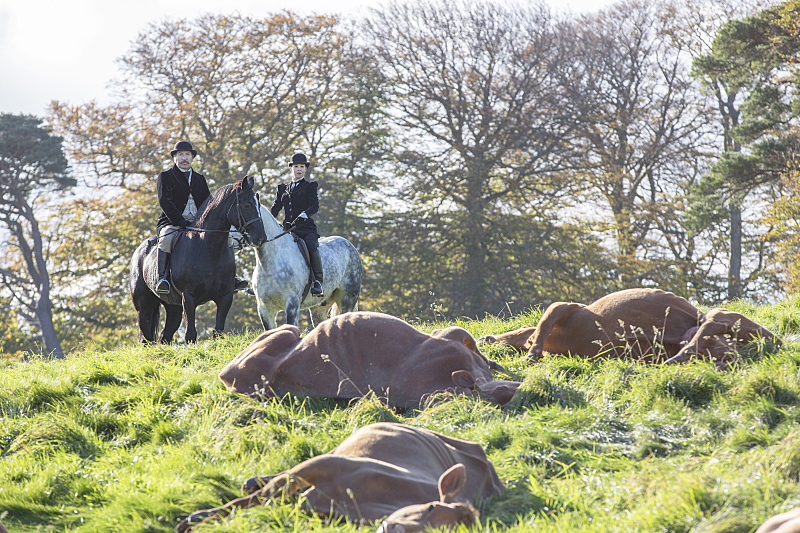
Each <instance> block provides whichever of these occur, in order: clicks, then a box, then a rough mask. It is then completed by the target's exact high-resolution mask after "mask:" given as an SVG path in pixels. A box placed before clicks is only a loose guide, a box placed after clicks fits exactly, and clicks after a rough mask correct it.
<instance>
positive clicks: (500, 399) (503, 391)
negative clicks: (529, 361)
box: [451, 370, 522, 405]
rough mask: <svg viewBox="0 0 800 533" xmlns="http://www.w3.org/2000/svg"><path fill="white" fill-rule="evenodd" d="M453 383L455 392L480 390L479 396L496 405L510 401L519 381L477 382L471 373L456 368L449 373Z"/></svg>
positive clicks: (519, 383)
mask: <svg viewBox="0 0 800 533" xmlns="http://www.w3.org/2000/svg"><path fill="white" fill-rule="evenodd" d="M451 376H452V378H453V383H455V384H456V394H469V392H470V391H475V390H478V391H480V394H481V397H482V398H484V399H487V400H494V401H495V402H497V404H498V405H505V404H507V403H508V402H510V401H511V398H513V397H514V394H516V392H517V389H518V388H519V386H520V385H522V382H521V381H500V380H493V381H482V382H477V381H475V378H473V377H472V374H470V373H469V372H467V371H466V370H456V371H455V372H453V373H452V374H451Z"/></svg>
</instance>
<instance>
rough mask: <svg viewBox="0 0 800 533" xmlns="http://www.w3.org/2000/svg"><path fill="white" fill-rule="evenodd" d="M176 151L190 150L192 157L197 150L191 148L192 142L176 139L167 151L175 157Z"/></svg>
mask: <svg viewBox="0 0 800 533" xmlns="http://www.w3.org/2000/svg"><path fill="white" fill-rule="evenodd" d="M178 152H192V157H197V152H196V151H195V149H194V148H192V143H190V142H189V141H178V142H177V143H175V148H173V149H172V151H171V152H170V153H169V155H170V156H171V157H175V154H177V153H178Z"/></svg>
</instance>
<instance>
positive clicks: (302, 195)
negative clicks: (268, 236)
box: [270, 179, 319, 236]
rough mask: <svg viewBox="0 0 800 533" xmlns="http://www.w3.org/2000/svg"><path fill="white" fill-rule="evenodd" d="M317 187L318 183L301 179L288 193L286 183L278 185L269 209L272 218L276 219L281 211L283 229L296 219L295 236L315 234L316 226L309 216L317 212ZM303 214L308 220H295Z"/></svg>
mask: <svg viewBox="0 0 800 533" xmlns="http://www.w3.org/2000/svg"><path fill="white" fill-rule="evenodd" d="M318 187H319V182H316V181H306V180H305V179H301V180H300V181H298V182H297V185H296V186H295V187H294V189H292V190H291V192H290V191H289V185H287V184H286V183H281V184H279V185H278V190H277V192H276V193H275V201H274V202H272V208H271V209H270V212H272V216H274V217H276V218H277V216H278V213H280V212H281V209H283V227H284V228H287V227H288V226H289V223H290V222H292V221H293V220H295V219H297V223H296V225H295V228H296V231H295V233H296V234H298V235H300V236H303V235H305V234H308V233H311V232H314V233H317V225H316V224H315V223H314V219H313V218H311V216H312V215H314V214H316V213H317V211H319V198H318V197H317V188H318ZM303 212H305V214H306V215H307V216H308V218H297V217H298V216H299V215H300V213H303Z"/></svg>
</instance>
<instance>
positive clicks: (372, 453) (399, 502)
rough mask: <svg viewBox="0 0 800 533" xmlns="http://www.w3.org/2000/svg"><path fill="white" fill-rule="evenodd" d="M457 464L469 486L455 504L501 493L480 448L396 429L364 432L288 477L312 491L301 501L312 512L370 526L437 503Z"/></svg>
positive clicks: (377, 428)
mask: <svg viewBox="0 0 800 533" xmlns="http://www.w3.org/2000/svg"><path fill="white" fill-rule="evenodd" d="M459 463H461V464H463V465H464V466H465V468H466V471H467V483H466V486H465V487H464V489H463V490H462V491H461V493H459V495H458V496H457V498H456V501H460V502H471V501H472V500H473V499H474V498H485V497H488V496H491V495H500V494H502V493H503V491H504V489H503V485H502V483H501V482H500V480H499V478H498V477H497V473H496V471H495V469H494V466H493V465H492V463H491V462H489V460H488V459H487V457H486V454H485V452H484V451H483V449H482V448H481V446H480V445H478V444H476V443H472V442H468V441H463V440H460V439H454V438H450V437H445V436H444V435H440V434H437V433H434V432H431V431H428V430H425V429H420V428H414V427H411V426H406V425H403V424H395V423H378V424H372V425H369V426H365V427H363V428H361V429H359V430H357V431H356V432H355V433H353V434H352V435H351V436H350V437H348V438H347V439H345V440H344V441H342V443H341V444H339V446H337V447H336V448H334V449H333V450H331V451H330V452H328V453H327V454H323V455H320V456H317V457H314V458H312V459H309V460H308V461H305V462H303V463H301V464H299V465H297V466H296V467H294V468H292V469H291V470H290V471H289V472H288V474H290V475H292V476H298V477H300V478H303V479H306V480H308V481H309V482H310V483H311V484H312V485H313V488H311V489H309V490H308V491H306V492H305V493H304V495H305V496H306V499H307V501H308V502H309V504H310V505H311V506H312V507H313V508H314V510H315V511H316V512H318V513H320V514H329V513H330V512H331V510H333V512H334V514H338V515H342V516H347V517H348V518H350V519H351V520H355V521H358V520H361V519H365V520H368V521H374V520H377V519H379V518H381V517H383V516H387V515H388V514H391V513H392V512H393V511H395V510H397V509H399V508H401V507H405V506H407V505H414V504H420V503H427V502H432V501H438V500H439V489H438V482H439V477H440V476H441V475H442V474H443V473H444V472H445V471H446V470H448V469H449V468H450V467H452V466H454V465H456V464H459ZM332 500H333V503H332Z"/></svg>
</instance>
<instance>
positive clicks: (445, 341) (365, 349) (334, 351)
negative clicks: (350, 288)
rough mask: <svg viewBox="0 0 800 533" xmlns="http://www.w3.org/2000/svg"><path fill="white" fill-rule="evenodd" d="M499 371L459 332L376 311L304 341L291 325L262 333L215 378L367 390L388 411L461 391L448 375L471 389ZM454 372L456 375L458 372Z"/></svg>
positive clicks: (291, 389) (329, 324) (308, 391)
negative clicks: (468, 381)
mask: <svg viewBox="0 0 800 533" xmlns="http://www.w3.org/2000/svg"><path fill="white" fill-rule="evenodd" d="M492 368H496V369H502V367H501V366H500V365H498V364H497V363H494V362H493V361H489V360H488V359H487V358H486V357H484V356H483V355H482V354H481V353H480V352H479V351H478V347H477V345H476V344H475V340H474V339H473V338H472V336H471V335H470V334H469V333H468V332H467V331H466V330H464V329H462V328H459V327H450V328H447V329H443V330H437V331H434V332H433V333H431V334H430V335H428V334H427V333H422V332H420V331H418V330H416V329H415V328H414V327H413V326H411V325H410V324H408V323H406V322H404V321H402V320H400V319H399V318H394V317H392V316H389V315H384V314H380V313H367V312H356V313H344V314H341V315H338V316H335V317H333V318H331V319H329V320H325V321H323V322H321V323H320V324H319V326H317V327H316V328H315V329H314V330H312V331H311V332H310V333H309V334H308V335H306V336H305V337H304V338H302V339H301V338H300V330H299V329H298V328H297V327H295V326H291V325H283V326H281V327H279V328H278V329H274V330H270V331H267V332H265V333H262V334H261V335H260V336H259V337H258V338H256V339H255V340H254V341H253V342H252V343H251V344H250V346H248V347H247V348H245V349H244V350H242V352H241V353H239V354H238V355H237V356H236V357H235V358H234V359H233V360H232V361H231V362H230V363H228V365H227V366H225V368H223V369H222V371H221V372H220V374H219V377H220V379H221V380H222V381H223V382H224V383H225V385H226V386H227V387H228V389H229V390H232V391H236V392H240V393H249V394H253V393H264V394H272V395H277V396H283V395H285V394H286V393H292V394H298V395H310V396H326V397H329V398H342V399H352V398H360V397H362V396H365V395H367V394H368V393H369V392H370V391H373V392H374V393H375V394H376V395H378V396H380V397H382V398H385V399H386V401H387V403H389V404H390V405H392V406H394V407H400V408H411V407H417V406H419V405H420V403H421V402H423V401H424V400H425V399H426V398H427V397H429V396H430V395H432V394H435V393H437V392H448V391H449V392H455V393H461V394H463V393H467V392H469V390H468V388H465V387H462V386H459V385H458V382H457V380H456V375H455V373H467V374H469V375H470V376H471V377H472V379H474V381H475V382H477V383H478V384H479V385H483V384H486V383H488V382H490V381H491V380H492V371H491V369H492ZM459 375H460V374H459Z"/></svg>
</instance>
